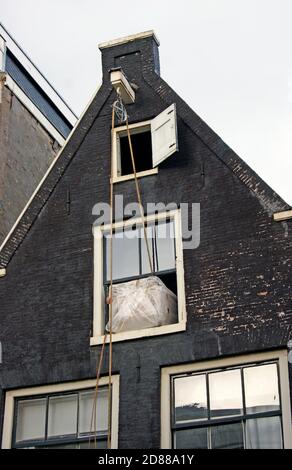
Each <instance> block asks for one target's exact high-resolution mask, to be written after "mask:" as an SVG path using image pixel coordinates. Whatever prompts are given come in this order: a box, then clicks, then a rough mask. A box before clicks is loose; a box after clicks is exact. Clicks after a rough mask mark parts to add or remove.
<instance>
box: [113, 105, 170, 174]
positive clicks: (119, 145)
mask: <svg viewBox="0 0 292 470" xmlns="http://www.w3.org/2000/svg"><path fill="white" fill-rule="evenodd" d="M129 131H130V135H131V142H132V147H133V154H134V159H135V167H136V173H137V176H138V177H141V176H147V175H151V174H155V173H157V172H158V169H157V167H158V165H159V164H160V163H162V162H163V161H164V160H166V158H168V157H169V156H170V155H172V154H173V153H175V152H177V151H178V140H177V125H176V107H175V104H172V105H171V106H169V107H168V108H167V109H165V110H164V111H163V112H162V113H160V114H159V115H158V116H156V117H155V118H154V119H152V120H150V121H144V122H139V123H135V124H130V125H129ZM112 138H113V140H112V158H113V173H114V174H113V180H114V182H119V181H123V180H127V179H132V178H133V177H134V175H133V164H132V159H131V153H130V147H129V139H128V134H127V127H126V126H121V127H116V128H115V129H114V130H113V136H112Z"/></svg>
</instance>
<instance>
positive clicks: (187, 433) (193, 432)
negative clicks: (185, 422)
mask: <svg viewBox="0 0 292 470" xmlns="http://www.w3.org/2000/svg"><path fill="white" fill-rule="evenodd" d="M174 448H175V449H208V428H196V429H184V430H182V431H176V432H175V435H174Z"/></svg>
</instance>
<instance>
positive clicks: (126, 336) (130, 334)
mask: <svg viewBox="0 0 292 470" xmlns="http://www.w3.org/2000/svg"><path fill="white" fill-rule="evenodd" d="M185 330H186V321H185V320H182V321H180V322H179V323H174V324H172V325H164V326H157V327H153V328H146V329H143V330H136V331H124V332H122V333H115V334H113V335H112V341H113V342H118V341H129V340H131V339H138V338H148V337H151V336H158V335H167V334H170V333H177V332H179V331H185ZM109 341H110V335H109V334H108V335H107V338H106V343H109ZM103 342H104V335H100V336H93V337H91V338H90V346H97V345H99V344H102V343H103Z"/></svg>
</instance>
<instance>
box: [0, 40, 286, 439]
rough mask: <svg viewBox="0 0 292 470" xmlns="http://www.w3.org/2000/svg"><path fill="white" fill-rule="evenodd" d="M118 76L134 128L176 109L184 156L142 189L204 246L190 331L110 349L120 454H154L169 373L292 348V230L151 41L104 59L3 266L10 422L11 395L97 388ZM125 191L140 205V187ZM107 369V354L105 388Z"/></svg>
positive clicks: (189, 289)
mask: <svg viewBox="0 0 292 470" xmlns="http://www.w3.org/2000/svg"><path fill="white" fill-rule="evenodd" d="M118 65H121V66H122V67H123V69H124V70H125V72H126V74H127V76H128V78H129V80H130V81H131V82H134V83H136V84H137V85H138V87H139V89H138V91H137V100H136V103H135V104H134V105H131V106H129V108H128V112H129V115H130V121H131V122H138V121H144V120H146V119H150V118H153V117H154V116H156V115H157V114H158V113H160V112H161V111H163V110H164V109H165V108H166V107H167V106H168V105H170V104H172V103H173V102H175V103H176V106H177V113H178V135H179V147H180V151H179V152H178V153H177V154H175V155H173V156H172V157H171V158H169V159H168V160H166V161H165V162H164V163H163V164H161V165H160V168H159V172H158V175H154V176H148V177H145V178H143V179H141V181H140V183H141V192H142V197H143V201H144V202H147V201H151V202H152V201H154V202H158V201H162V202H165V203H169V202H172V201H175V202H177V203H181V202H190V203H191V202H200V204H201V244H200V246H199V248H197V249H196V250H187V251H185V252H184V268H185V287H186V303H187V318H188V320H187V331H186V332H183V333H175V334H171V335H165V336H160V337H153V338H147V339H146V338H145V339H137V340H132V341H127V342H121V343H115V344H114V346H113V369H114V372H117V373H119V374H120V380H121V383H120V419H119V421H120V424H119V447H120V448H137V447H138V448H158V447H159V443H160V371H161V367H162V366H165V365H172V364H173V365H175V364H179V363H187V362H192V361H199V360H205V359H206V360H207V359H211V358H218V357H224V356H228V355H236V354H241V353H248V352H255V351H267V350H271V349H274V348H280V347H284V348H285V347H286V344H287V341H288V339H289V338H290V337H291V330H292V302H291V283H292V281H291V262H292V261H291V260H292V232H291V230H292V227H291V222H287V223H286V222H283V223H275V222H273V220H272V213H273V212H275V211H278V210H285V209H287V205H286V204H285V203H284V202H283V201H282V200H281V199H280V198H279V197H278V196H277V195H276V194H275V193H273V191H272V190H271V189H270V188H269V187H268V186H267V185H266V184H265V183H263V182H262V181H261V180H260V178H259V177H258V176H257V175H256V174H255V173H254V172H253V171H252V170H251V169H250V168H249V167H248V166H247V165H246V164H245V163H244V162H242V161H241V160H240V158H239V157H238V156H237V155H235V154H234V152H233V151H232V150H231V149H230V148H229V147H228V146H227V145H226V144H225V143H223V142H222V140H221V139H220V138H219V137H218V136H217V135H216V134H215V133H214V132H213V131H212V130H211V129H210V128H209V127H208V126H207V125H206V124H205V123H204V122H203V121H202V120H201V119H200V118H199V117H198V116H197V115H196V114H195V113H194V112H193V111H192V110H191V109H190V108H189V107H188V106H187V105H186V104H185V103H184V102H183V101H182V100H181V98H180V97H178V96H177V95H176V94H175V92H174V91H173V90H172V89H171V88H170V87H169V86H168V85H167V84H166V83H165V82H164V81H163V80H162V79H161V78H160V76H159V75H158V74H157V73H156V71H158V63H157V48H156V45H155V43H154V41H153V40H152V39H151V38H146V39H140V40H137V41H134V42H131V43H128V44H124V45H120V46H116V47H113V48H109V49H105V50H104V51H103V69H104V81H103V84H102V87H101V88H100V90H99V92H98V93H97V95H96V97H95V99H94V100H93V102H92V104H91V106H90V107H89V109H88V111H87V112H86V114H85V116H84V117H83V119H82V120H81V122H80V124H79V126H78V128H77V129H76V131H75V132H74V134H73V136H72V138H71V139H70V141H69V143H68V144H67V146H66V148H65V149H64V151H63V152H62V154H61V156H60V157H59V159H58V162H57V163H56V164H55V166H54V168H53V170H52V171H51V173H50V175H49V176H48V178H47V180H46V182H45V183H44V185H43V186H42V188H41V189H40V191H39V193H38V195H37V196H36V197H35V199H34V201H33V202H32V204H31V206H30V207H29V209H28V210H27V212H26V214H25V216H24V218H23V219H22V221H21V222H20V223H19V225H18V227H17V228H16V230H15V232H14V233H13V235H12V237H11V239H10V240H9V241H8V243H7V244H6V246H5V248H4V249H3V250H2V253H1V254H0V256H1V265H2V266H3V267H4V266H6V267H7V275H6V277H4V278H2V279H0V321H1V330H0V341H1V342H2V347H3V364H2V365H0V387H1V389H2V396H1V409H2V414H3V406H4V398H5V390H7V389H14V388H19V387H25V386H34V385H42V384H48V383H58V382H66V381H72V380H80V379H87V378H93V377H94V376H95V368H96V362H97V358H98V356H99V352H100V348H99V347H90V346H89V339H90V331H91V326H92V311H93V299H92V292H93V239H92V223H93V220H94V219H93V217H92V215H91V211H92V207H93V206H94V204H95V203H97V202H99V201H108V200H109V171H110V167H109V164H110V127H111V107H110V105H111V104H112V102H113V101H114V99H115V95H114V93H113V91H112V89H111V85H110V83H109V74H108V70H109V69H110V68H111V67H113V66H118ZM68 190H70V195H71V207H70V214H68V211H67V205H66V201H67V193H68ZM115 191H117V192H119V194H123V195H124V197H125V202H130V201H136V194H135V187H134V182H133V181H128V182H124V183H119V184H118V185H117V186H116V187H115ZM107 364H108V358H107V352H106V357H105V361H104V368H103V373H104V374H107Z"/></svg>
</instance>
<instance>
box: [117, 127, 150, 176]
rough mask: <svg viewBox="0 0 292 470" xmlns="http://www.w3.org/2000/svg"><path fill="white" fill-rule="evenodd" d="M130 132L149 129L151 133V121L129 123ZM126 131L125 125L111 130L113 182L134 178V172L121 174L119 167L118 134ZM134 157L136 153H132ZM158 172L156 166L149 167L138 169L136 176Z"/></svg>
mask: <svg viewBox="0 0 292 470" xmlns="http://www.w3.org/2000/svg"><path fill="white" fill-rule="evenodd" d="M129 130H130V133H131V134H133V133H137V134H138V133H140V132H144V131H149V132H150V133H151V121H143V122H139V123H136V124H129ZM135 131H136V132H135ZM126 132H127V126H120V127H115V128H114V129H113V131H112V166H113V183H119V182H121V181H128V180H132V179H134V178H135V176H134V173H131V174H129V175H123V176H121V175H120V174H119V173H120V167H121V163H120V161H121V155H120V135H121V134H123V135H124V134H125V133H126ZM134 157H135V158H136V155H134ZM157 173H158V168H151V169H149V170H146V171H139V172H137V173H136V176H137V177H138V178H142V177H143V176H149V175H156V174H157Z"/></svg>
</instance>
